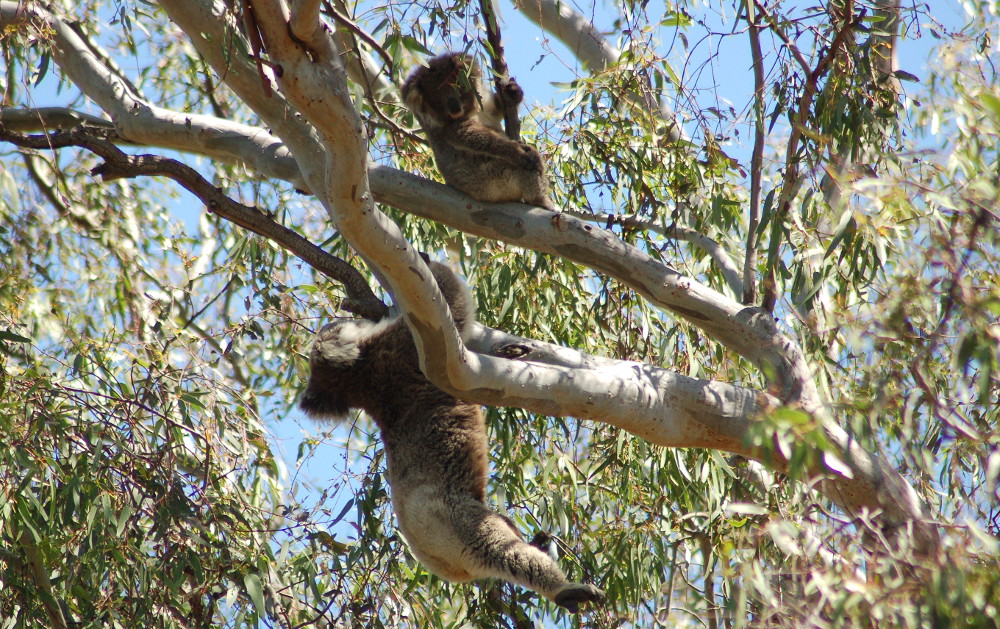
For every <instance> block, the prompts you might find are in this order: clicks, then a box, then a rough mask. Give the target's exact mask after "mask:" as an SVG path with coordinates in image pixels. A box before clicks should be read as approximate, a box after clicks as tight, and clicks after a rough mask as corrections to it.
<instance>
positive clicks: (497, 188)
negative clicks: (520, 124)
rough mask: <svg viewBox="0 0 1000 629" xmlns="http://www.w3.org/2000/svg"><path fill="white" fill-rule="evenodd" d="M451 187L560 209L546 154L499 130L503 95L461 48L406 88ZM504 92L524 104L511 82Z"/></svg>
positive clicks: (420, 71)
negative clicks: (491, 87) (485, 80)
mask: <svg viewBox="0 0 1000 629" xmlns="http://www.w3.org/2000/svg"><path fill="white" fill-rule="evenodd" d="M402 95H403V102H404V103H406V106H407V107H409V108H410V110H411V111H413V113H414V115H416V117H417V120H419V121H420V126H422V127H423V129H424V132H425V133H426V134H427V139H428V140H429V141H430V145H431V149H432V150H433V151H434V159H435V161H436V162H437V166H438V170H440V171H441V175H442V176H443V177H444V180H445V182H446V183H447V184H448V185H449V186H453V187H455V188H458V189H459V190H461V191H462V192H464V193H466V194H467V195H469V196H470V197H472V198H474V199H476V200H477V201H486V202H491V203H499V202H509V201H523V202H525V203H528V204H530V205H538V206H541V207H544V208H546V209H548V210H553V211H556V210H557V208H556V205H555V203H553V202H552V199H551V197H550V196H549V184H548V180H547V179H546V177H545V163H544V162H543V161H542V156H541V155H540V154H539V153H538V151H537V150H535V148H534V147H532V146H529V145H527V144H525V143H523V142H516V141H514V140H511V139H510V138H508V137H507V136H506V135H504V134H503V132H502V131H501V129H500V121H501V120H502V119H503V108H502V107H501V106H500V97H499V96H498V95H497V94H495V93H493V92H490V91H488V90H486V89H485V88H484V87H483V84H482V71H481V70H480V69H479V64H478V63H476V61H475V60H474V59H473V58H472V57H470V56H468V55H465V54H462V53H450V54H446V55H441V56H439V57H434V58H433V59H431V60H430V61H428V62H427V65H425V66H420V67H418V68H417V69H416V70H414V71H413V72H412V73H411V74H410V76H409V78H407V79H406V82H405V83H403V87H402ZM504 95H505V97H507V98H510V99H512V100H513V101H515V102H517V103H520V102H521V101H522V100H523V99H524V93H523V92H522V91H521V88H520V86H518V85H517V83H514V82H511V83H510V84H508V86H507V87H506V88H505V90H504Z"/></svg>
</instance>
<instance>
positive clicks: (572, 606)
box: [552, 583, 604, 614]
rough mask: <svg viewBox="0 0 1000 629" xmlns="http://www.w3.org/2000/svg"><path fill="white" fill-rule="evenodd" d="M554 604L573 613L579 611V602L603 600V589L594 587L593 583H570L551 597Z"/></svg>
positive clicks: (598, 601)
mask: <svg viewBox="0 0 1000 629" xmlns="http://www.w3.org/2000/svg"><path fill="white" fill-rule="evenodd" d="M552 600H553V601H555V604H556V605H559V606H560V607H565V608H566V609H568V610H569V611H571V612H573V613H574V614H576V613H578V612H579V611H580V603H600V602H602V601H603V600H604V591H603V590H601V589H599V588H595V587H594V586H593V585H584V584H583V583H570V584H569V585H567V586H566V587H564V588H563V589H561V590H559V593H558V594H556V597H555V598H554V599H552Z"/></svg>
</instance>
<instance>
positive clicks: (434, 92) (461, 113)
mask: <svg viewBox="0 0 1000 629" xmlns="http://www.w3.org/2000/svg"><path fill="white" fill-rule="evenodd" d="M481 80H482V72H481V71H480V69H479V64H477V63H476V61H475V60H474V59H473V58H472V57H470V56H469V55H466V54H464V53H453V54H447V55H441V56H439V57H434V58H433V59H431V60H430V61H428V62H427V65H426V66H420V67H419V68H417V69H416V70H414V71H413V73H412V74H410V77H409V78H408V79H406V82H405V83H404V84H403V88H402V94H403V101H404V102H405V103H406V106H407V107H409V108H410V110H411V111H413V112H414V113H415V114H416V115H417V116H418V118H420V122H421V124H424V125H427V124H432V125H440V126H443V125H446V124H448V123H449V122H456V121H462V120H467V119H468V118H471V117H472V116H474V115H476V114H477V113H478V112H479V109H480V104H479V99H480V98H481V97H480V95H479V92H480V89H481V88H480V84H481Z"/></svg>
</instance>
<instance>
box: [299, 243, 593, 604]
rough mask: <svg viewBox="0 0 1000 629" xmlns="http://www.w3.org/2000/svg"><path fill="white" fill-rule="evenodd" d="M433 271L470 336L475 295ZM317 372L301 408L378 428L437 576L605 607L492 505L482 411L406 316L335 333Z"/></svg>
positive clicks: (409, 526) (405, 529) (400, 513)
mask: <svg viewBox="0 0 1000 629" xmlns="http://www.w3.org/2000/svg"><path fill="white" fill-rule="evenodd" d="M429 266H430V269H431V272H432V273H433V275H434V278H435V280H437V283H438V286H439V287H440V288H441V292H442V293H443V294H444V297H445V299H446V300H447V302H448V305H449V306H450V307H451V313H452V317H453V318H454V320H455V323H456V325H457V326H458V329H459V331H461V332H463V334H464V333H465V332H466V331H467V330H468V328H469V325H470V324H471V323H472V322H473V321H474V319H475V310H474V309H475V306H474V304H473V302H472V296H471V295H470V293H469V291H468V289H467V288H466V286H465V284H464V283H463V282H462V281H461V280H460V279H459V278H458V277H457V276H456V275H455V274H454V273H453V272H452V271H451V270H450V269H449V268H448V267H446V266H444V265H443V264H439V263H435V262H431V263H429ZM310 367H311V374H310V377H309V384H308V386H307V387H306V391H305V394H304V395H303V397H302V401H301V407H302V409H303V410H305V412H306V413H307V414H309V415H310V416H311V417H314V418H332V419H343V418H344V417H345V416H346V415H347V413H348V410H349V409H351V408H360V409H362V410H364V411H365V412H367V413H368V414H369V415H370V416H371V417H372V419H374V420H375V423H376V424H377V425H378V427H379V430H380V431H381V434H382V441H383V443H384V445H385V452H386V456H387V459H388V469H387V476H388V480H389V487H390V493H391V496H392V506H393V509H394V510H395V512H396V519H397V521H398V522H399V529H400V531H401V532H402V534H403V536H404V537H405V538H406V541H407V542H408V543H409V545H410V548H411V549H412V551H413V554H414V555H415V556H416V557H417V559H419V560H420V562H421V563H423V565H424V566H426V567H427V569H428V570H430V571H431V572H433V573H434V574H436V575H438V576H439V577H441V578H443V579H445V580H447V581H471V580H474V579H483V578H488V577H495V578H500V579H504V580H507V581H510V582H513V583H517V584H518V585H522V586H524V587H527V588H530V589H532V590H535V591H536V592H538V593H539V594H542V595H543V596H545V597H546V598H549V599H551V600H552V601H554V602H555V603H556V604H558V605H561V606H562V607H565V608H566V609H568V610H570V611H573V612H576V611H578V606H579V604H580V603H586V602H592V601H594V602H596V601H600V600H602V599H603V597H604V593H603V592H602V591H601V590H599V589H598V588H596V587H593V586H591V585H585V584H581V583H572V582H570V581H568V580H567V579H566V576H565V575H564V574H563V572H562V570H560V569H559V567H558V566H557V565H556V563H555V562H554V561H553V559H552V558H551V557H550V556H549V555H548V554H547V553H545V552H542V551H541V550H539V549H538V548H536V547H535V546H532V545H530V544H528V543H526V542H525V541H524V539H523V538H522V537H521V534H520V533H518V531H517V530H516V529H515V528H514V525H513V523H512V522H511V521H510V520H509V519H508V518H506V517H504V516H502V515H500V514H498V513H495V512H493V511H491V510H490V509H489V508H488V507H487V506H486V478H487V458H486V427H485V422H484V419H483V413H482V410H481V409H480V407H479V406H478V405H476V404H470V403H468V402H463V401H462V400H459V399H456V398H454V397H452V396H451V395H449V394H447V393H445V392H444V391H442V390H441V389H438V388H437V387H435V386H434V385H433V384H431V383H430V382H429V381H428V380H427V378H426V377H425V376H424V375H423V373H422V372H421V371H420V364H419V358H418V356H417V349H416V346H415V345H414V342H413V338H412V337H411V335H410V330H409V328H407V326H406V324H405V322H404V321H403V320H402V318H401V317H399V316H396V317H394V318H391V319H386V320H383V321H380V322H378V323H374V322H371V321H364V320H352V319H340V320H337V321H335V322H333V323H331V324H329V325H327V326H325V327H324V328H323V329H322V330H320V332H319V334H318V335H317V337H316V341H315V343H314V345H313V349H312V354H311V356H310Z"/></svg>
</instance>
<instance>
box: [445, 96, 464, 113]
mask: <svg viewBox="0 0 1000 629" xmlns="http://www.w3.org/2000/svg"><path fill="white" fill-rule="evenodd" d="M448 113H450V114H451V115H452V116H460V115H462V101H460V100H458V98H456V97H454V96H452V97H451V98H449V99H448Z"/></svg>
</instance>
